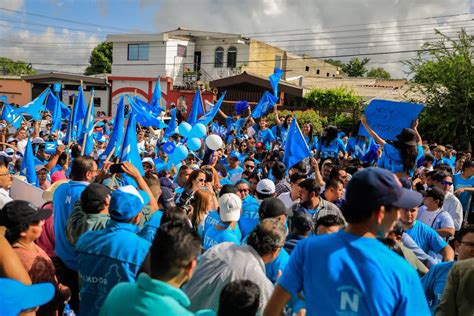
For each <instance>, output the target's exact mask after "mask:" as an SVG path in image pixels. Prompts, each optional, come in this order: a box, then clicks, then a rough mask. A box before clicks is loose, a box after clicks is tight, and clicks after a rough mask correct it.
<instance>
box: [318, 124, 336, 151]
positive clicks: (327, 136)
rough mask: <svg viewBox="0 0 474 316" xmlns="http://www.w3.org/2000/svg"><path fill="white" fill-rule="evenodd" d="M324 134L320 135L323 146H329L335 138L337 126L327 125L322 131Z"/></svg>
mask: <svg viewBox="0 0 474 316" xmlns="http://www.w3.org/2000/svg"><path fill="white" fill-rule="evenodd" d="M324 132H325V133H324V136H323V137H321V142H322V143H323V144H324V146H326V147H327V146H329V144H330V143H331V142H332V141H333V140H335V139H336V138H337V127H336V126H332V125H329V126H328V127H326V129H325V131H324Z"/></svg>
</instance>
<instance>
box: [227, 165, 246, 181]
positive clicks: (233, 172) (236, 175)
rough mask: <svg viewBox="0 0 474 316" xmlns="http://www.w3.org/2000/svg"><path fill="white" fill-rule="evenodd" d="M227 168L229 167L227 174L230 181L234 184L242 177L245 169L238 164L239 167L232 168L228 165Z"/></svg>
mask: <svg viewBox="0 0 474 316" xmlns="http://www.w3.org/2000/svg"><path fill="white" fill-rule="evenodd" d="M226 169H227V176H228V178H229V180H230V182H232V184H234V183H236V182H237V181H239V180H240V179H242V172H244V169H242V167H241V166H237V168H235V169H230V168H229V167H227V168H226Z"/></svg>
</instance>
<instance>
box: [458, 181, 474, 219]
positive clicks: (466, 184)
mask: <svg viewBox="0 0 474 316" xmlns="http://www.w3.org/2000/svg"><path fill="white" fill-rule="evenodd" d="M453 182H454V191H456V190H457V189H460V188H472V187H474V176H471V177H470V178H469V179H463V177H462V175H461V174H455V175H454V176H453ZM458 199H459V201H460V202H461V204H462V209H463V210H464V212H466V211H467V208H468V207H469V202H470V200H471V199H472V193H471V192H463V193H461V194H460V195H459V196H458Z"/></svg>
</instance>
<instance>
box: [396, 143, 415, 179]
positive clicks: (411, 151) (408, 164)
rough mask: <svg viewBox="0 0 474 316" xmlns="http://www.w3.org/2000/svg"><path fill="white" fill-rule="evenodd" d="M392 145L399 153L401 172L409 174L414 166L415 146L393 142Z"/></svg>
mask: <svg viewBox="0 0 474 316" xmlns="http://www.w3.org/2000/svg"><path fill="white" fill-rule="evenodd" d="M393 145H394V146H395V147H396V148H397V149H398V150H399V151H400V156H401V157H402V165H403V170H404V171H405V172H406V173H408V174H409V173H410V172H411V171H412V170H413V169H414V168H415V166H416V157H417V156H418V148H417V146H412V145H406V144H403V143H400V142H394V143H393Z"/></svg>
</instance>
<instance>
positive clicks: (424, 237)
mask: <svg viewBox="0 0 474 316" xmlns="http://www.w3.org/2000/svg"><path fill="white" fill-rule="evenodd" d="M405 232H406V233H407V234H408V235H410V237H411V238H412V239H413V240H414V241H415V242H416V244H417V245H418V246H419V247H420V248H421V249H423V251H424V252H425V253H427V254H429V255H430V252H431V253H439V252H440V251H441V250H442V249H443V248H444V247H446V246H447V245H448V244H447V243H446V241H444V239H443V238H441V236H440V235H439V234H438V233H437V232H436V231H435V230H434V229H433V228H431V227H429V226H428V225H426V224H423V223H421V222H420V221H415V223H414V224H413V226H412V227H411V228H410V229H407V230H406V231H405Z"/></svg>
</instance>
